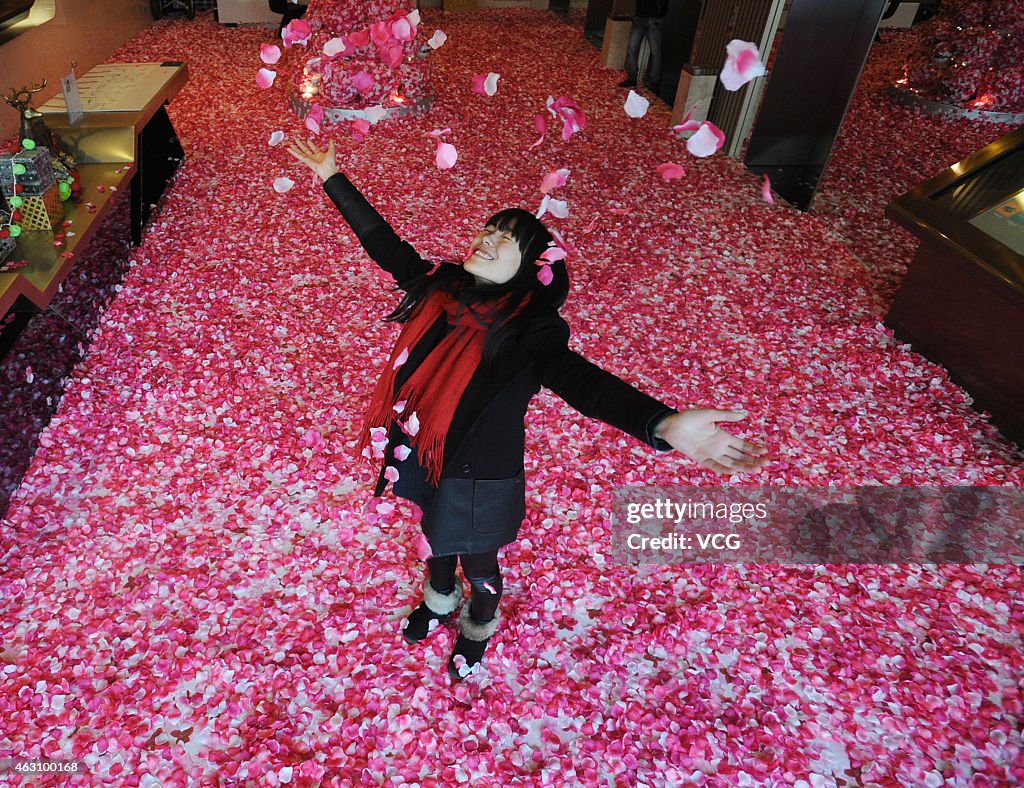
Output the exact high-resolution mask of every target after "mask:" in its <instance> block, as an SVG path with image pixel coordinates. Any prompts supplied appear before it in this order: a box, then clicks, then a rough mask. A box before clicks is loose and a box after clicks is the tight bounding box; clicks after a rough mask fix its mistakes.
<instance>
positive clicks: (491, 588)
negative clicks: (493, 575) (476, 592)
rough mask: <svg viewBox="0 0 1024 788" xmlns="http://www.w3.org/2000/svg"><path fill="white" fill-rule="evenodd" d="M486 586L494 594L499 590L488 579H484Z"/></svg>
mask: <svg viewBox="0 0 1024 788" xmlns="http://www.w3.org/2000/svg"><path fill="white" fill-rule="evenodd" d="M484 588H486V589H487V590H488V591H489V592H490V593H492V594H497V593H498V592H497V591H495V590H494V586H492V585H491V584H490V583H488V582H487V581H486V580H485V581H484Z"/></svg>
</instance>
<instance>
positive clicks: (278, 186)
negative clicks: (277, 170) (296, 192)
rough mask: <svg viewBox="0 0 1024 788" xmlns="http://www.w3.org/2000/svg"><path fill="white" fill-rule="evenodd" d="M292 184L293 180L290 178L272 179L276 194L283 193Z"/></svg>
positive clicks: (293, 183)
mask: <svg viewBox="0 0 1024 788" xmlns="http://www.w3.org/2000/svg"><path fill="white" fill-rule="evenodd" d="M294 185H295V181H293V180H292V179H291V178H277V179H276V180H275V181H274V191H275V192H277V193H278V194H284V193H285V192H286V191H288V190H289V189H290V188H292V186H294Z"/></svg>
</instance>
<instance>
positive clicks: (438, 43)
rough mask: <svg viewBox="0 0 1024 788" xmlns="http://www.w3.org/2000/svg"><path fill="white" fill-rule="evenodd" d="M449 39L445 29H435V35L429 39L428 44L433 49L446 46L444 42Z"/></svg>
mask: <svg viewBox="0 0 1024 788" xmlns="http://www.w3.org/2000/svg"><path fill="white" fill-rule="evenodd" d="M447 40H448V35H447V34H446V33H445V32H444V31H443V30H435V31H434V35H432V36H431V37H430V40H429V41H427V46H429V47H430V48H431V49H440V48H441V47H442V46H444V42H445V41H447Z"/></svg>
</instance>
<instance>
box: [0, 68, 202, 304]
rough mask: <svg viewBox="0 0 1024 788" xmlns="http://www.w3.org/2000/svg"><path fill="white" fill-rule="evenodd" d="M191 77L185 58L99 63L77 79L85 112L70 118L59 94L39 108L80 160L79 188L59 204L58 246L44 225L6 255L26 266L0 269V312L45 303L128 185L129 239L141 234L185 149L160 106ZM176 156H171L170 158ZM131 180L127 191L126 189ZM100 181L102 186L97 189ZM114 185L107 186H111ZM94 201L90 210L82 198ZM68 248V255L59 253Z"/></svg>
mask: <svg viewBox="0 0 1024 788" xmlns="http://www.w3.org/2000/svg"><path fill="white" fill-rule="evenodd" d="M187 81H188V68H187V66H185V64H183V63H128V64H112V65H100V66H96V68H94V69H92V70H91V71H90V72H89V73H88V74H86V75H84V76H83V77H82V78H81V79H80V91H81V94H82V108H83V109H84V110H85V118H84V119H83V120H82V121H81V122H80V123H78V124H76V125H74V126H72V125H71V124H70V123H69V122H68V117H67V107H66V105H65V103H64V97H63V95H60V96H56V97H54V98H53V99H51V100H50V101H48V102H47V103H46V104H44V105H43V106H42V107H40V108H39V111H40V112H42V113H43V115H44V117H45V120H46V124H47V125H48V126H49V127H50V128H51V129H52V130H53V131H54V132H55V133H56V134H57V135H58V136H59V137H60V138H61V140H62V141H63V143H64V144H65V145H66V146H67V148H68V149H69V150H70V151H71V152H72V153H73V154H74V156H75V158H76V159H77V160H78V164H79V172H80V174H81V185H82V192H81V196H80V197H79V198H78V199H77V200H76V201H71V200H69V201H68V202H66V203H65V204H64V206H65V212H66V214H67V215H66V217H65V218H66V219H69V220H71V222H72V225H71V226H70V227H68V228H67V229H68V230H70V231H71V232H73V233H75V235H73V236H71V237H70V238H66V240H65V245H64V246H63V247H61V248H55V247H54V246H53V240H54V239H53V234H52V233H51V232H49V231H42V230H37V231H28V230H26V231H25V232H23V233H22V235H21V237H20V238H18V247H17V249H15V250H14V252H13V253H12V254H11V257H10V258H8V261H10V260H13V261H19V260H27V261H28V265H27V266H26V267H24V268H20V269H17V270H15V271H11V272H8V273H2V274H0V315H5V314H7V312H8V310H10V309H12V308H18V309H23V310H27V311H35V310H42V309H45V308H46V307H47V306H48V305H49V303H50V300H51V299H52V298H53V296H54V294H55V293H56V292H57V289H58V288H59V287H60V284H61V282H63V281H64V279H65V278H66V277H67V275H68V273H69V272H70V271H71V269H72V268H73V267H74V264H75V258H74V254H75V250H76V249H81V248H84V245H85V244H87V243H88V242H89V239H90V238H92V236H93V235H94V234H95V232H96V229H97V228H98V227H99V224H100V223H101V222H102V221H103V218H104V216H105V215H106V213H107V211H108V209H109V206H110V203H111V200H112V199H113V198H114V196H115V195H116V194H117V193H118V192H122V191H129V192H130V193H129V199H130V200H131V217H132V218H131V235H132V242H133V243H135V244H138V243H139V242H140V241H141V240H142V227H143V225H144V224H145V222H146V220H147V219H148V218H149V211H150V205H152V204H154V203H156V202H157V200H158V199H159V198H160V194H161V193H162V192H163V188H164V185H165V184H166V182H167V180H168V179H169V178H170V177H171V175H173V174H174V171H175V169H176V168H177V161H178V160H180V159H181V157H182V156H183V155H184V154H183V152H182V150H181V145H180V144H179V143H178V138H177V135H175V133H174V128H173V126H171V122H170V118H168V117H167V112H166V110H165V109H164V104H166V103H167V102H169V101H170V100H171V99H172V98H174V96H176V95H177V94H178V92H179V91H180V90H181V88H182V87H183V86H184V85H185V83H186V82H187ZM172 160H173V161H172ZM129 185H130V189H129V188H128V187H129ZM97 186H104V187H105V191H103V192H99V191H97ZM112 186H113V187H114V188H115V189H116V190H117V191H111V190H110V187H112ZM90 202H91V203H94V204H95V206H96V210H95V211H94V212H93V211H89V210H88V208H87V207H86V203H90ZM65 252H71V254H72V256H71V257H65V256H62V255H63V254H64V253H65Z"/></svg>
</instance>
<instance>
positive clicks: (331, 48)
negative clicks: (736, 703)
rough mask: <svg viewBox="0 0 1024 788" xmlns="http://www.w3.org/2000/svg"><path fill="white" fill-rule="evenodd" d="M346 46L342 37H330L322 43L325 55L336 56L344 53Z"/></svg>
mask: <svg viewBox="0 0 1024 788" xmlns="http://www.w3.org/2000/svg"><path fill="white" fill-rule="evenodd" d="M347 48H348V47H347V46H346V45H345V39H343V38H332V39H330V40H329V41H328V42H327V43H325V44H324V54H325V55H326V56H327V57H337V56H338V55H342V54H344V53H345V50H346V49H347Z"/></svg>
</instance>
